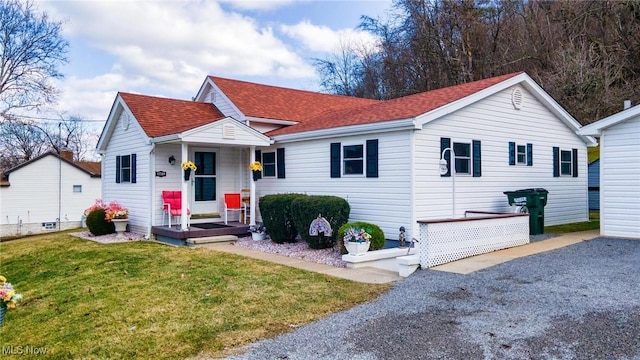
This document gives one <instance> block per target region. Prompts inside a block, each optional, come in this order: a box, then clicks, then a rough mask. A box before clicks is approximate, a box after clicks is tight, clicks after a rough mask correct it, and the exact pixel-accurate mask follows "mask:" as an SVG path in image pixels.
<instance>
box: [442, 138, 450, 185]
mask: <svg viewBox="0 0 640 360" xmlns="http://www.w3.org/2000/svg"><path fill="white" fill-rule="evenodd" d="M448 147H451V139H450V138H440V154H442V151H443V150H444V149H446V148H448ZM444 159H445V160H446V161H447V173H446V174H444V175H440V176H451V161H450V160H451V151H447V152H446V153H445V154H444Z"/></svg>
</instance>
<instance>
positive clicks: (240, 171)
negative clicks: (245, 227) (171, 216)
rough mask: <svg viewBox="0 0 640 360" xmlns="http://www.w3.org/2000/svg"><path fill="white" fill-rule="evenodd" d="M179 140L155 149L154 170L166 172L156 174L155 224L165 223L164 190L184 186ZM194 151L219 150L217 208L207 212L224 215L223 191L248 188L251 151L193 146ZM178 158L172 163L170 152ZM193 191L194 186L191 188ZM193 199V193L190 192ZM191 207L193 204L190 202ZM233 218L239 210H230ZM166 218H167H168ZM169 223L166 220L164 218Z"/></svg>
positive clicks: (154, 197)
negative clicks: (160, 175) (163, 218)
mask: <svg viewBox="0 0 640 360" xmlns="http://www.w3.org/2000/svg"><path fill="white" fill-rule="evenodd" d="M180 149H181V146H180V145H179V144H163V145H158V146H156V149H155V152H154V153H155V170H156V171H165V172H166V173H167V176H165V177H155V191H154V194H153V195H152V196H153V199H152V200H153V213H154V220H153V224H154V226H159V225H161V224H162V191H163V190H171V191H180V190H182V188H181V187H182V182H183V177H182V168H181V167H180V163H181V159H180V151H181V150H180ZM191 150H195V151H210V152H215V153H216V165H217V169H216V198H217V208H212V209H210V210H208V211H207V212H206V213H207V214H215V213H218V214H220V215H221V216H223V211H224V202H223V199H224V194H225V193H231V192H234V193H239V192H240V191H241V190H242V189H244V188H249V178H248V173H249V170H248V166H249V152H248V149H240V148H231V147H208V148H207V147H193V148H192V149H191ZM171 155H173V156H174V157H175V158H176V165H174V166H171V165H169V162H168V159H169V156H171ZM189 191H191V188H189ZM189 198H190V199H191V194H189ZM190 208H192V207H191V206H190ZM229 216H230V217H229V220H230V221H237V220H238V216H239V215H238V213H237V212H234V213H230V214H229ZM165 221H166V219H165ZM165 224H166V222H165Z"/></svg>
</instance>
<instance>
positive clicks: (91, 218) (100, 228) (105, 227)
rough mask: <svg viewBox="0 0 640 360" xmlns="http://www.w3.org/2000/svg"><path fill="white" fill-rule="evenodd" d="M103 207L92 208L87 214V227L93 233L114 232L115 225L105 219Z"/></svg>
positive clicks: (98, 234) (104, 233)
mask: <svg viewBox="0 0 640 360" xmlns="http://www.w3.org/2000/svg"><path fill="white" fill-rule="evenodd" d="M106 215H107V214H106V213H105V211H104V209H94V210H92V211H91V212H90V213H89V215H87V220H86V223H87V227H88V228H89V231H90V232H91V233H92V234H93V235H95V236H100V235H106V234H112V233H114V232H116V227H115V225H114V224H113V223H112V222H109V221H107V219H106Z"/></svg>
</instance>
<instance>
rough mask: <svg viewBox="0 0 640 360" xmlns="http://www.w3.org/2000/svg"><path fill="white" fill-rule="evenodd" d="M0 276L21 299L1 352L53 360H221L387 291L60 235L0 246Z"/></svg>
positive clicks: (151, 246) (228, 259)
mask: <svg viewBox="0 0 640 360" xmlns="http://www.w3.org/2000/svg"><path fill="white" fill-rule="evenodd" d="M0 274H2V275H4V276H5V277H6V278H7V279H8V281H9V282H11V283H13V285H14V287H15V288H16V290H17V292H18V293H21V294H23V295H24V300H23V301H22V302H21V303H19V304H18V307H17V308H16V309H10V310H9V311H8V312H7V315H6V318H5V323H4V326H3V327H2V329H1V330H0V338H1V339H2V347H3V351H5V350H6V351H9V350H13V352H14V353H15V354H17V353H18V352H19V351H22V352H25V351H26V350H29V349H31V350H32V351H36V350H37V351H39V354H42V353H43V352H46V354H45V356H44V357H42V356H40V357H41V358H61V359H62V358H64V359H67V358H83V359H90V358H134V357H137V358H154V359H161V358H177V359H183V358H187V357H193V356H202V357H207V356H211V357H221V356H224V355H228V354H230V353H232V352H233V351H237V348H238V347H239V346H241V345H245V344H248V343H250V342H252V341H255V340H257V339H261V338H266V337H273V336H275V335H278V334H281V333H284V332H287V331H291V330H293V329H294V328H296V327H298V326H300V325H303V324H306V323H309V322H311V321H314V320H317V319H319V318H322V317H325V316H327V315H329V314H331V313H332V312H336V311H340V310H345V309H348V308H350V307H353V306H354V305H356V304H359V303H363V302H366V301H369V300H372V299H375V298H376V297H378V296H379V295H380V294H381V293H383V292H384V291H386V290H387V289H389V287H390V285H371V284H362V283H355V282H352V281H348V280H343V279H338V278H334V277H330V276H326V275H322V274H318V273H312V272H307V271H304V270H299V269H295V268H290V267H286V266H283V265H278V264H273V263H269V262H265V261H259V260H253V259H248V258H244V257H241V256H236V255H232V254H226V253H220V252H214V251H211V250H204V249H201V250H192V249H186V248H174V247H169V246H165V245H160V244H156V243H152V242H129V243H120V244H98V243H93V242H91V241H86V240H82V239H78V238H76V237H73V236H70V235H66V234H50V235H43V236H35V237H30V238H26V239H22V240H14V241H10V242H3V243H0ZM5 355H6V352H5Z"/></svg>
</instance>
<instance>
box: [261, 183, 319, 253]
mask: <svg viewBox="0 0 640 360" xmlns="http://www.w3.org/2000/svg"><path fill="white" fill-rule="evenodd" d="M305 196H307V195H304V194H272V195H265V196H263V197H261V198H260V200H259V206H260V214H261V215H262V223H263V224H264V226H265V227H266V228H267V233H268V234H269V237H270V238H271V241H273V242H275V243H278V244H283V243H285V242H295V241H296V238H297V237H298V232H299V231H298V229H297V227H296V225H295V222H294V221H293V217H292V215H291V203H292V202H293V200H295V199H297V198H300V197H305Z"/></svg>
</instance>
